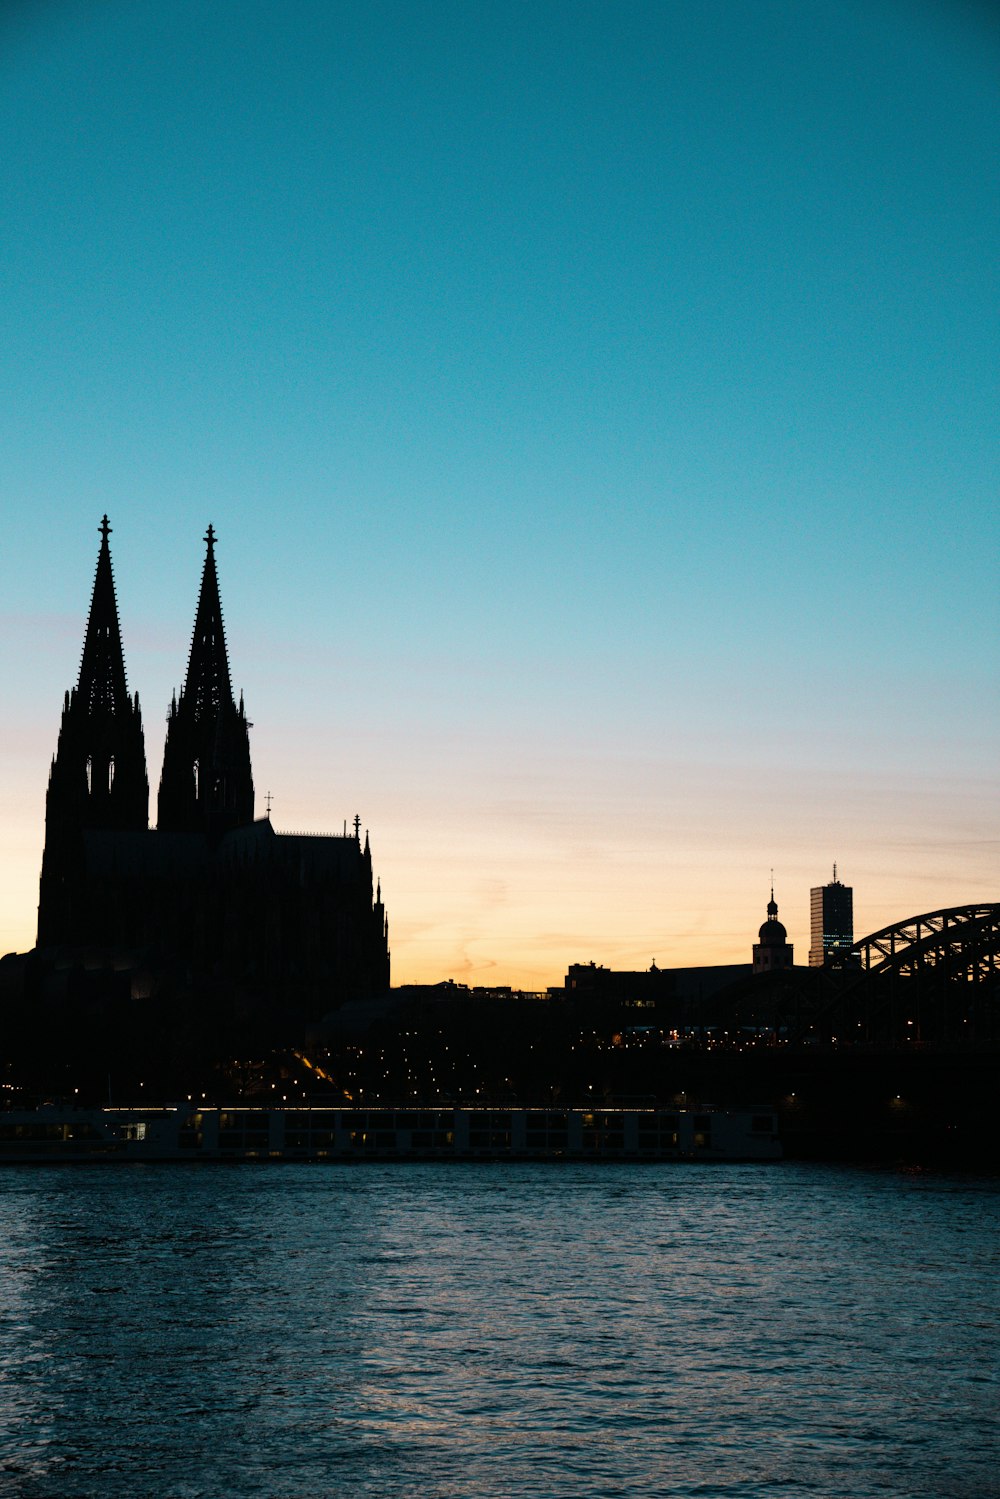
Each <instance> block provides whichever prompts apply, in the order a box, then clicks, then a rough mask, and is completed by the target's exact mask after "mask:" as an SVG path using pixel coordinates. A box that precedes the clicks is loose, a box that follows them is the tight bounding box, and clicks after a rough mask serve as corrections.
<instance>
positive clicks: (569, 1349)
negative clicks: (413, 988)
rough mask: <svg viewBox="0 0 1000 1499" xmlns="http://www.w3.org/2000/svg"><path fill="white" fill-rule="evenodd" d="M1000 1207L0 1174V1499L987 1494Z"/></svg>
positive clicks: (973, 1191)
mask: <svg viewBox="0 0 1000 1499" xmlns="http://www.w3.org/2000/svg"><path fill="white" fill-rule="evenodd" d="M998 1229H1000V1189H998V1183H997V1182H996V1181H990V1180H978V1179H976V1180H973V1179H951V1178H943V1177H933V1176H905V1175H893V1174H891V1173H876V1172H864V1171H859V1170H850V1169H846V1168H844V1169H841V1168H833V1167H812V1166H798V1165H792V1164H788V1163H786V1164H784V1165H782V1166H777V1167H775V1166H766V1167H759V1166H739V1167H725V1166H721V1167H720V1166H697V1165H690V1166H676V1165H673V1166H671V1165H663V1166H642V1167H629V1166H621V1165H615V1166H611V1165H608V1166H605V1167H600V1166H598V1167H595V1166H593V1165H591V1166H587V1167H577V1166H572V1165H560V1164H545V1165H543V1164H530V1165H514V1164H490V1165H473V1164H450V1165H444V1166H435V1165H413V1164H411V1165H402V1164H398V1165H387V1166H378V1165H367V1166H356V1167H351V1166H324V1165H313V1166H307V1165H302V1166H297V1165H291V1164H285V1165H280V1166H274V1167H255V1166H232V1167H226V1166H215V1167H212V1166H206V1167H200V1168H199V1167H186V1166H147V1167H142V1166H136V1167H117V1168H116V1167H87V1166H75V1167H67V1168H61V1167H48V1168H41V1169H39V1168H36V1169H32V1168H10V1167H8V1168H2V1169H0V1318H2V1321H0V1493H2V1494H3V1495H5V1496H6V1495H12V1496H17V1499H22V1496H23V1499H72V1496H84V1495H86V1496H100V1499H104V1496H128V1499H141V1496H144V1495H148V1496H187V1499H195V1496H205V1499H226V1496H233V1499H242V1496H250V1495H255V1496H256V1495H260V1496H273V1499H287V1496H295V1499H316V1496H323V1495H328V1494H330V1495H332V1494H337V1495H346V1496H351V1495H378V1496H390V1495H413V1496H420V1499H435V1496H442V1499H443V1496H450V1495H463V1496H466V1495H469V1496H496V1499H516V1496H522V1495H524V1496H528V1495H530V1496H539V1499H546V1496H567V1499H591V1496H599V1495H601V1496H603V1495H694V1494H698V1495H719V1496H722V1495H739V1496H748V1499H749V1496H761V1499H771V1496H776V1495H796V1494H819V1495H824V1496H843V1499H853V1496H862V1495H921V1496H928V1499H931V1496H933V1499H942V1496H955V1499H959V1496H961V1499H970V1496H986V1495H998V1494H1000V1368H998V1363H1000V1354H998V1348H1000V1293H998V1284H1000V1275H998V1271H1000V1247H998V1246H1000V1234H998Z"/></svg>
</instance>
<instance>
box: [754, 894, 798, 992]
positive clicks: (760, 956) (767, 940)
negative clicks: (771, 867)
mask: <svg viewBox="0 0 1000 1499" xmlns="http://www.w3.org/2000/svg"><path fill="white" fill-rule="evenodd" d="M757 936H758V940H757V941H756V942H755V943H754V945H753V971H754V973H770V972H773V971H774V970H775V969H778V968H791V967H792V964H793V948H792V944H791V942H789V940H788V933H787V931H786V930H785V928H784V926H783V924H782V923H781V922H780V921H779V920H778V903H777V901H776V900H775V898H774V876H773V875H772V876H771V899H770V900H769V901H768V903H767V920H766V921H765V922H764V924H763V926H762V927H761V929H760V931H759V932H758V934H757Z"/></svg>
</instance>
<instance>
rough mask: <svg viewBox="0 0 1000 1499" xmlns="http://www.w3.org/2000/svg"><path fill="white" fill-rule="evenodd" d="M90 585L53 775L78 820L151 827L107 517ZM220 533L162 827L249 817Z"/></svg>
mask: <svg viewBox="0 0 1000 1499" xmlns="http://www.w3.org/2000/svg"><path fill="white" fill-rule="evenodd" d="M98 529H99V531H100V536H101V548H100V551H99V553H98V556H97V572H96V575H95V578H94V593H93V597H92V599H91V604H90V614H89V616H88V619H87V632H86V635H85V637H84V644H83V656H82V658H81V661H80V677H79V681H78V683H77V686H76V688H75V689H74V690H73V692H71V693H67V696H66V704H65V708H64V712H63V725H62V729H61V731H60V736H59V749H58V751H57V753H56V758H55V761H54V762H53V768H52V780H51V782H50V800H51V794H52V789H53V786H54V787H55V797H56V803H57V804H58V806H59V807H60V809H61V811H60V814H59V815H60V816H62V815H63V814H64V813H68V812H69V808H70V804H72V805H73V806H75V808H76V812H75V814H74V815H73V816H72V817H71V818H70V821H71V822H72V823H74V824H75V825H76V826H79V827H116V828H122V829H124V828H145V827H147V825H148V820H149V785H148V781H147V778H146V754H145V746H144V741H143V733H142V721H141V718H140V714H139V698H138V694H137V695H136V697H135V699H134V701H133V700H132V699H131V698H130V697H129V693H128V682H127V679H126V676H125V656H124V652H123V650H122V637H121V626H120V624H119V620H118V600H117V598H116V596H115V582H114V574H113V572H112V568H111V549H110V547H109V545H108V537H109V536H110V534H111V526H110V525H109V523H108V517H107V516H106V515H105V516H104V517H103V518H102V520H101V524H100V526H99V528H98ZM215 540H216V537H215V531H214V529H213V527H212V526H209V528H208V531H207V532H206V535H205V542H206V544H207V551H206V555H205V567H204V571H203V572H202V578H201V590H200V592H199V595H198V608H197V611H196V614H195V623H194V634H193V636H192V638H191V654H190V656H189V658H188V668H187V677H186V678H185V682H184V688H183V690H182V692H181V695H180V698H179V699H178V698H177V697H176V696H175V697H174V701H173V702H172V704H171V707H170V713H169V716H168V719H167V741H166V746H165V749H164V755H163V775H162V778H161V781H160V792H159V798H158V809H157V824H158V826H159V827H160V829H161V830H168V831H175V832H177V831H184V832H206V831H207V832H210V833H221V832H224V831H225V830H226V829H227V828H231V827H240V826H242V825H244V824H246V823H250V822H253V816H254V795H253V775H252V773H251V769H250V741H249V738H248V735H247V721H246V715H245V713H244V711H243V702H242V699H241V700H240V704H239V707H237V705H236V703H235V702H234V701H233V689H232V684H231V681H230V675H229V657H228V654H227V652H226V635H225V627H224V625H223V619H222V603H221V600H220V598H219V578H218V574H217V572H216V567H215Z"/></svg>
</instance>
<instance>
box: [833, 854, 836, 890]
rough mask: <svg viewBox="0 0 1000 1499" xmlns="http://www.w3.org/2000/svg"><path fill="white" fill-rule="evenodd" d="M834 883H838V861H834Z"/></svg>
mask: <svg viewBox="0 0 1000 1499" xmlns="http://www.w3.org/2000/svg"><path fill="white" fill-rule="evenodd" d="M833 883H834V884H836V883H837V861H836V859H834V861H833Z"/></svg>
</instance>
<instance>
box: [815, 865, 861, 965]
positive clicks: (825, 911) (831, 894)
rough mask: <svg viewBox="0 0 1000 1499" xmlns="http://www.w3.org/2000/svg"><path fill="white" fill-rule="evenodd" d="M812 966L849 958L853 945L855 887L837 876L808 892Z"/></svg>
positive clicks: (834, 870)
mask: <svg viewBox="0 0 1000 1499" xmlns="http://www.w3.org/2000/svg"><path fill="white" fill-rule="evenodd" d="M809 905H810V911H809V914H810V923H809V926H810V942H809V967H810V968H824V967H827V966H829V965H830V964H831V963H836V962H842V961H843V960H844V959H845V958H848V957H849V956H850V953H851V949H852V948H853V946H854V891H853V889H852V888H851V886H850V885H842V884H841V883H840V881H839V880H838V879H837V866H836V864H835V865H834V866H833V879H832V881H831V882H830V884H829V885H816V886H814V887H813V889H812V890H811V891H810V892H809Z"/></svg>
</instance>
